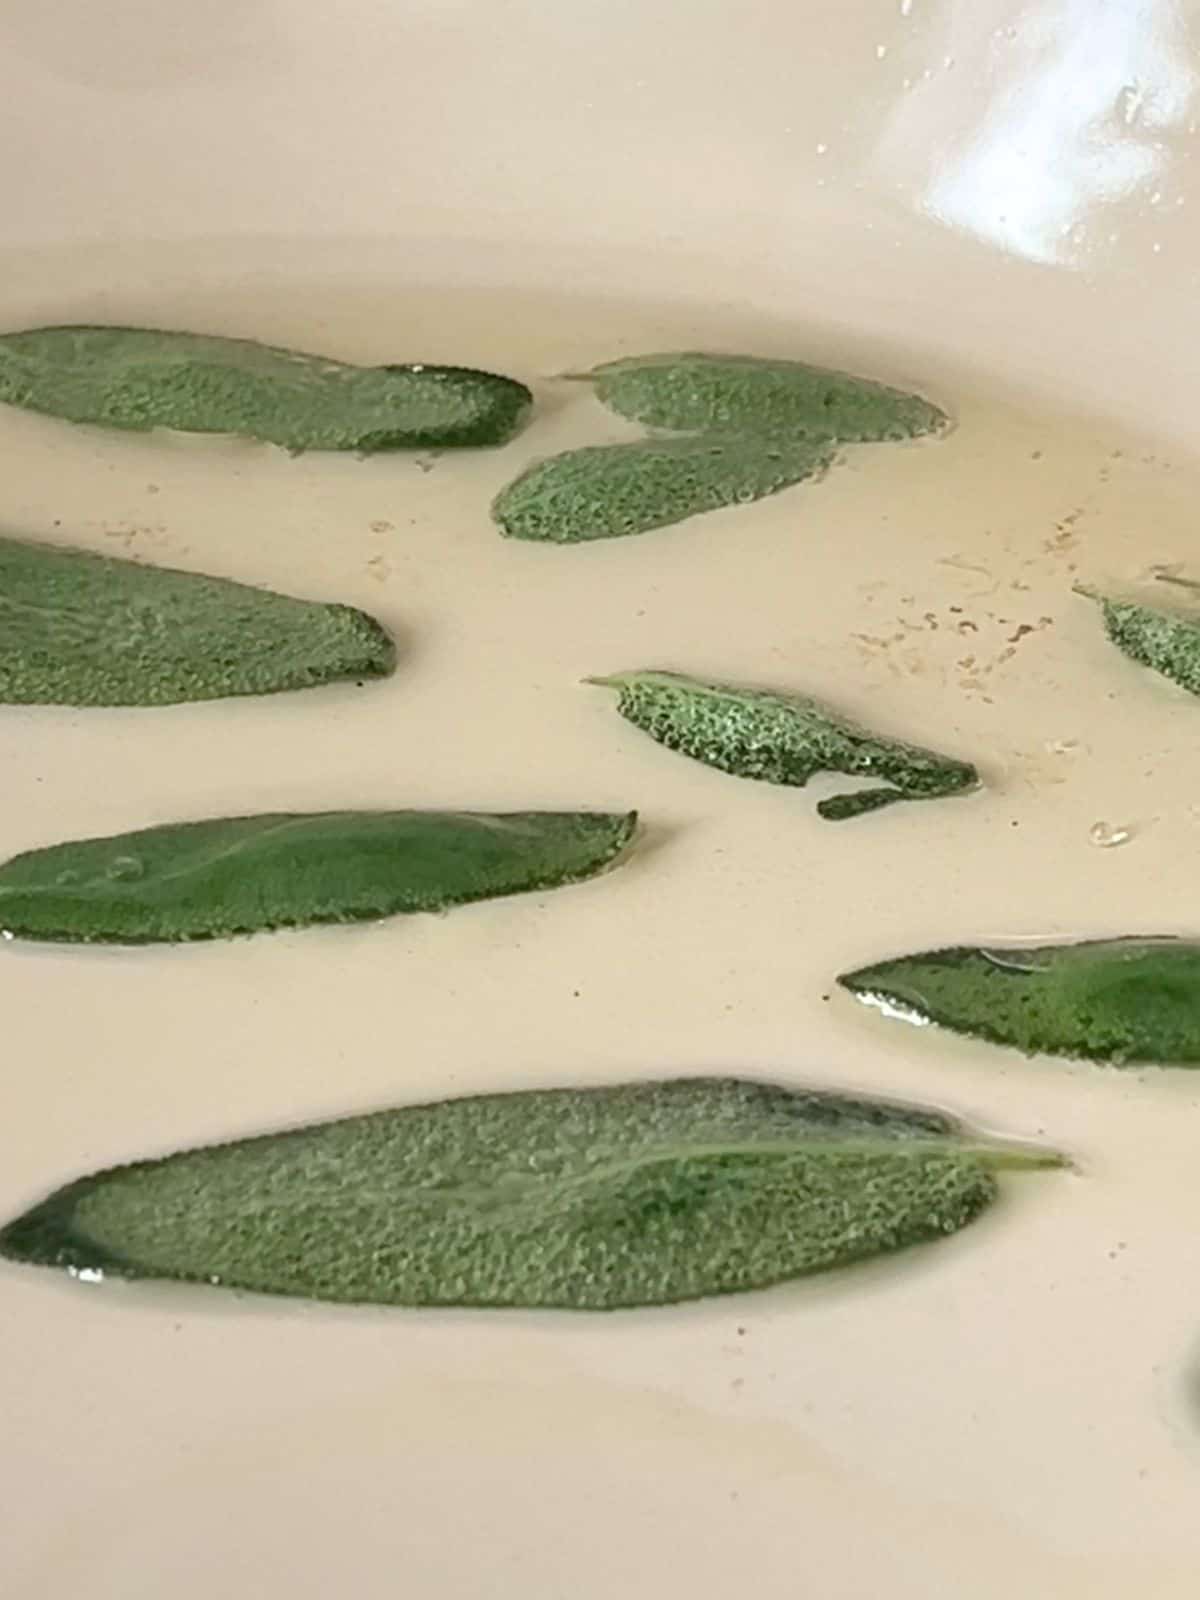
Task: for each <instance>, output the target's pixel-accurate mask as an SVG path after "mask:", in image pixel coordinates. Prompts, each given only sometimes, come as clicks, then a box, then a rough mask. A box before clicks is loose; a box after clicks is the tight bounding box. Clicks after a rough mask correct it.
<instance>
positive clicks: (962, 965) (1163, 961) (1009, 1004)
mask: <svg viewBox="0 0 1200 1600" xmlns="http://www.w3.org/2000/svg"><path fill="white" fill-rule="evenodd" d="M838 982H839V983H841V984H842V985H843V986H844V987H845V988H847V989H849V990H850V991H851V992H852V993H853V994H855V995H857V996H858V998H859V999H860V1000H863V1001H865V1002H867V1003H868V1004H870V1005H875V1006H878V1007H879V1008H880V1009H881V1010H882V1011H884V1012H885V1013H886V1014H887V1015H889V1016H895V1017H899V1018H900V1019H902V1020H906V1021H912V1022H918V1023H928V1022H935V1023H938V1024H940V1025H941V1026H942V1027H945V1028H953V1029H954V1030H955V1031H956V1032H958V1033H965V1034H970V1035H972V1036H973V1037H975V1038H978V1039H987V1040H990V1041H991V1042H992V1043H993V1044H1004V1045H1012V1046H1013V1047H1014V1048H1015V1049H1017V1050H1021V1051H1024V1053H1025V1054H1026V1055H1034V1054H1035V1053H1037V1052H1039V1051H1040V1052H1044V1053H1046V1054H1047V1055H1056V1056H1080V1057H1083V1058H1084V1059H1086V1060H1089V1061H1109V1062H1112V1063H1113V1064H1114V1065H1117V1066H1122V1065H1124V1064H1125V1063H1126V1062H1158V1063H1160V1064H1162V1065H1165V1066H1197V1065H1200V945H1197V944H1190V943H1188V942H1187V941H1186V940H1183V939H1170V938H1158V939H1155V938H1130V939H1100V940H1094V941H1089V942H1086V943H1077V944H1050V945H1035V946H1029V945H1018V946H1013V947H1011V948H1008V949H1005V948H1000V949H984V948H975V947H972V946H963V947H959V948H954V949H949V950H930V951H927V952H924V953H923V954H919V955H911V956H900V957H898V958H897V959H895V960H893V961H880V962H878V963H876V964H875V965H873V966H869V967H860V968H859V969H858V971H856V972H848V973H845V974H844V975H843V976H842V977H840V978H839V979H838Z"/></svg>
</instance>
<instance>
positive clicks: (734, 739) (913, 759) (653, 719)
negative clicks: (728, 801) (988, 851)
mask: <svg viewBox="0 0 1200 1600" xmlns="http://www.w3.org/2000/svg"><path fill="white" fill-rule="evenodd" d="M587 682H588V683H594V684H599V685H602V686H606V687H608V688H613V689H616V690H617V692H618V700H617V709H618V710H619V711H620V713H621V715H622V716H623V717H624V718H625V719H626V720H627V721H628V722H632V723H633V725H634V726H635V727H637V728H641V729H642V731H643V732H644V733H648V734H649V735H650V737H651V738H652V739H657V740H658V742H659V744H664V745H666V746H667V748H668V749H669V750H678V751H680V752H681V753H682V754H684V755H688V756H691V757H692V758H693V759H694V760H696V761H703V762H704V763H705V765H706V766H710V767H716V768H718V769H719V770H720V771H721V772H729V773H732V774H733V775H734V776H735V777H738V778H755V779H759V780H761V781H762V782H764V783H779V784H787V785H790V786H793V787H796V788H803V786H804V785H805V784H806V783H807V782H808V780H809V779H810V778H811V777H812V776H813V775H814V774H815V773H818V772H842V773H845V774H846V775H847V776H849V777H859V778H876V779H880V780H882V781H883V782H884V783H885V784H887V785H889V787H887V788H876V789H859V790H855V791H853V792H852V793H850V794H842V795H835V796H833V797H832V798H831V799H828V800H822V801H820V802H819V804H818V806H817V812H818V814H819V815H820V816H822V817H824V818H826V820H828V821H831V822H840V821H843V820H845V819H847V818H849V817H857V816H861V815H862V814H863V813H864V812H867V811H877V810H879V809H880V808H881V807H882V806H888V805H892V804H894V803H895V802H896V801H898V800H933V799H938V798H940V797H941V796H943V795H950V794H959V793H962V792H964V791H965V790H969V789H974V788H976V787H977V786H978V783H979V776H978V773H977V772H976V770H975V768H974V767H973V766H971V765H970V764H969V763H968V762H966V761H956V760H954V759H953V758H952V757H950V756H942V755H937V754H935V753H934V752H933V751H931V750H924V749H921V748H920V747H919V746H917V745H910V744H903V743H901V742H900V741H899V740H895V739H885V738H881V737H879V736H878V735H876V734H872V733H868V732H866V731H865V730H864V729H861V728H858V727H856V726H855V725H854V724H853V723H851V722H847V721H844V720H843V719H842V718H840V717H836V716H834V715H833V714H832V713H831V712H829V711H827V710H825V709H823V708H822V707H821V706H819V705H818V704H817V703H816V702H815V701H813V700H809V699H806V698H805V697H803V696H801V695H792V694H780V693H778V692H776V691H774V690H766V689H747V688H744V687H740V686H738V685H736V684H729V683H713V682H708V681H704V680H702V679H699V678H688V677H685V676H683V674H681V673H677V672H651V671H641V672H625V673H615V674H613V675H612V676H609V677H598V678H589V679H587Z"/></svg>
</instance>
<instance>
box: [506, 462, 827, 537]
mask: <svg viewBox="0 0 1200 1600" xmlns="http://www.w3.org/2000/svg"><path fill="white" fill-rule="evenodd" d="M829 458H830V452H829V447H828V446H827V445H825V444H811V443H809V442H807V441H804V440H800V441H794V442H789V441H784V440H778V439H777V440H771V439H740V438H739V439H735V438H723V439H715V438H710V439H648V440H644V441H642V442H641V443H637V444H612V445H589V446H587V447H585V448H584V449H582V450H569V451H567V452H566V454H564V455H559V456H551V457H550V458H549V460H546V461H538V462H535V463H534V465H533V466H532V467H530V468H528V470H527V471H525V472H523V473H522V474H521V476H520V477H519V478H516V479H515V480H514V481H513V482H512V483H510V484H509V485H508V487H507V488H505V489H502V490H501V492H500V493H499V494H498V495H497V496H496V499H495V500H494V501H493V503H492V516H493V517H494V519H495V521H496V522H497V523H498V524H499V526H500V530H501V532H503V533H505V534H507V535H508V537H509V538H511V539H541V540H549V541H551V542H553V543H557V544H577V543H580V542H582V541H584V540H588V539H614V538H619V537H621V536H622V535H625V534H631V533H645V532H647V530H648V529H650V528H663V527H666V526H667V525H668V524H670V523H673V522H682V521H683V520H684V518H685V517H690V516H694V515H695V514H696V513H698V512H701V511H719V510H720V509H721V508H722V507H723V506H731V505H740V504H745V503H748V502H749V501H753V500H761V499H763V498H764V497H765V496H766V495H771V494H776V493H777V492H778V491H779V490H780V489H787V488H789V487H790V486H791V485H792V484H795V483H800V482H801V481H802V480H803V479H805V478H811V477H813V476H814V475H815V474H817V473H818V472H820V471H821V470H822V468H823V467H825V466H826V465H827V464H828V461H829Z"/></svg>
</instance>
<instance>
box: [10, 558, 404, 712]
mask: <svg viewBox="0 0 1200 1600" xmlns="http://www.w3.org/2000/svg"><path fill="white" fill-rule="evenodd" d="M395 661H396V652H395V647H394V645H393V644H392V641H391V639H390V638H389V637H388V635H387V634H386V633H385V632H384V630H383V628H382V627H381V626H380V625H379V623H378V622H376V621H375V620H374V618H373V617H369V616H367V614H366V613H365V612H362V611H355V610H354V609H352V608H351V607H350V606H341V605H318V604H314V603H311V602H309V601H305V600H292V599H289V598H288V597H287V596H285V595H280V594H272V593H270V592H269V591H268V590H265V589H251V588H247V587H246V586H245V585H244V584H240V583H229V582H226V581H225V580H224V579H221V578H206V577H201V576H199V575H197V574H194V573H190V572H176V571H172V570H170V569H167V568H162V567H144V566H141V565H139V564H138V563H136V562H133V561H114V560H112V559H111V558H109V557H107V556H96V555H90V554H88V553H86V552H84V551H81V550H65V549H62V548H61V547H55V546H50V545H37V544H26V543H23V542H21V541H19V540H16V539H0V701H3V702H7V703H8V704H14V705H35V704H36V705H70V706H161V705H173V704H175V703H177V702H179V701H183V700H213V699H218V698H221V697H222V696H225V695H245V694H270V693H273V692H274V691H276V690H280V689H303V688H307V687H310V686H311V685H314V684H321V683H331V682H334V681H335V680H337V679H341V678H356V679H362V678H381V677H385V676H387V674H388V673H390V672H392V671H393V669H394V667H395Z"/></svg>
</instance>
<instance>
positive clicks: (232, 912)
mask: <svg viewBox="0 0 1200 1600" xmlns="http://www.w3.org/2000/svg"><path fill="white" fill-rule="evenodd" d="M636 823H637V814H636V812H629V813H628V814H627V815H624V816H619V815H609V814H605V813H603V812H572V811H563V812H553V811H547V812H538V811H520V812H513V813H511V814H509V815H502V816H491V815H487V814H485V813H475V812H451V811H446V812H439V811H328V812H313V813H307V814H300V815H293V814H288V813H281V814H275V815H267V816H256V817H225V818H221V819H219V820H215V821H210V822H183V823H174V824H170V825H168V826H166V827H159V828H145V829H142V830H141V831H139V832H137V833H124V834H117V835H115V836H114V837H111V838H103V839H83V840H79V841H77V842H75V843H71V844H59V845H52V846H50V847H49V848H48V849H44V850H29V851H27V852H26V853H25V854H24V855H19V856H14V857H13V858H12V859H11V860H10V861H6V862H5V863H4V864H3V865H2V866H0V929H2V930H3V931H4V932H5V933H7V934H9V935H10V936H13V937H18V938H27V939H57V940H72V941H81V942H99V943H108V944H144V943H153V942H158V941H167V940H183V939H219V938H227V937H230V936H232V935H235V934H242V933H256V932H259V931H261V930H265V929H270V928H285V927H304V926H308V925H310V924H314V923H322V922H361V921H367V920H374V919H376V918H379V917H388V916H393V915H395V914H396V913H397V912H402V911H441V910H443V909H445V908H446V907H448V906H455V905H462V904H464V903H466V902H468V901H471V900H486V899H489V898H490V897H492V896H493V895H505V894H517V893H519V892H521V891H523V890H530V889H553V888H557V887H558V886H560V885H562V884H568V883H576V882H578V881H580V880H581V879H584V878H590V877H592V876H594V875H595V874H596V873H598V872H599V871H601V869H602V868H604V867H606V866H607V865H608V864H609V863H610V862H612V861H614V860H615V859H616V858H617V856H619V855H620V853H621V852H622V851H623V850H624V848H625V847H626V845H627V844H628V843H629V842H630V840H631V839H632V837H633V834H634V830H635V827H636Z"/></svg>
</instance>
